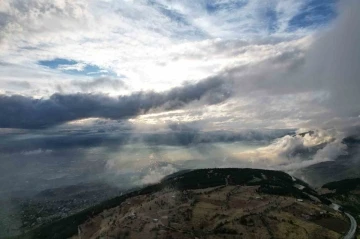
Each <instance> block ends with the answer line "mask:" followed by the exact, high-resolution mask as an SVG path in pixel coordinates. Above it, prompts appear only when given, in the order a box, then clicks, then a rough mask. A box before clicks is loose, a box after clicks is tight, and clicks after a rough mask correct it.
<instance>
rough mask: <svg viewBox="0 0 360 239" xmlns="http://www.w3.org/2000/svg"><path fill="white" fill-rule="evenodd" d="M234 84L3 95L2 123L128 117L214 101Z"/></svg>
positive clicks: (19, 124) (26, 124) (0, 99)
mask: <svg viewBox="0 0 360 239" xmlns="http://www.w3.org/2000/svg"><path fill="white" fill-rule="evenodd" d="M230 89H231V87H230V86H229V85H228V84H225V82H224V81H222V80H221V79H218V78H210V79H207V80H204V81H201V82H199V83H197V84H194V85H185V86H182V87H177V88H174V89H172V90H170V91H167V92H164V93H154V92H139V93H134V94H131V95H129V96H120V97H117V98H113V97H109V96H107V95H102V94H72V95H62V94H58V93H57V94H54V95H52V96H51V97H50V98H49V99H34V98H29V97H24V96H20V95H13V96H6V95H2V96H0V108H1V111H0V127H2V128H43V127H49V126H53V125H56V124H61V123H65V122H67V121H72V120H78V119H83V118H91V117H99V118H109V119H124V118H128V117H133V116H136V115H138V114H142V113H146V112H147V111H149V110H151V109H155V108H163V109H164V110H170V109H176V108H179V107H181V106H183V105H185V104H187V103H190V102H192V101H196V100H201V99H203V100H204V103H205V104H214V103H218V102H221V101H223V100H224V99H227V98H228V97H229V96H230V94H231V90H230Z"/></svg>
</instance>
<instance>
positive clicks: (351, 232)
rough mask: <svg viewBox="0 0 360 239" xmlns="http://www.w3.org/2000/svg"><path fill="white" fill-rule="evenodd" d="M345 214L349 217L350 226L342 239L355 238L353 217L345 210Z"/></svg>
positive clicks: (355, 225) (355, 224)
mask: <svg viewBox="0 0 360 239" xmlns="http://www.w3.org/2000/svg"><path fill="white" fill-rule="evenodd" d="M345 215H346V216H347V217H348V218H349V219H350V222H351V226H350V230H349V231H348V233H347V234H346V235H345V236H344V239H353V238H355V233H356V227H357V223H356V220H355V218H354V217H353V216H351V215H350V214H349V213H347V212H345Z"/></svg>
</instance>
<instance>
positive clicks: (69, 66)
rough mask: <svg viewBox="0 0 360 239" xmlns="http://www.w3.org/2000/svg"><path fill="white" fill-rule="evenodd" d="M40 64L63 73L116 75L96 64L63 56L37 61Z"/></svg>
mask: <svg viewBox="0 0 360 239" xmlns="http://www.w3.org/2000/svg"><path fill="white" fill-rule="evenodd" d="M38 64H39V65H41V66H45V67H48V68H50V69H54V70H55V69H56V70H60V71H61V72H63V73H66V74H71V75H87V76H94V77H99V76H116V74H115V72H113V71H109V70H107V69H103V68H100V67H98V66H96V65H89V64H86V63H83V62H77V61H75V60H69V59H64V58H55V59H53V60H44V61H38Z"/></svg>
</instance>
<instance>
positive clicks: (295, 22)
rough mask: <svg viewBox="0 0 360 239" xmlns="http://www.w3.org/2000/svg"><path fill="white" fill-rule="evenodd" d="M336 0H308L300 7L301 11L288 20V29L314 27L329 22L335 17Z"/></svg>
mask: <svg viewBox="0 0 360 239" xmlns="http://www.w3.org/2000/svg"><path fill="white" fill-rule="evenodd" d="M336 3H337V0H326V1H324V0H310V1H308V3H307V4H305V5H304V7H303V8H302V9H301V11H300V12H301V13H300V14H298V15H296V16H294V17H293V18H292V19H291V20H290V21H289V26H288V30H289V31H293V30H296V29H298V28H307V27H316V26H319V25H324V24H327V23H328V22H330V21H331V20H332V19H334V18H335V17H336V11H335V9H336Z"/></svg>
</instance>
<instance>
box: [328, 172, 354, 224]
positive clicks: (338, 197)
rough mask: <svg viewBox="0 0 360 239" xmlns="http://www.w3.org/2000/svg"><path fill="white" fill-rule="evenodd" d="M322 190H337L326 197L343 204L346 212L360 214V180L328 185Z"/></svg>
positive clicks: (342, 181) (346, 180) (347, 180)
mask: <svg viewBox="0 0 360 239" xmlns="http://www.w3.org/2000/svg"><path fill="white" fill-rule="evenodd" d="M322 188H326V189H329V190H335V192H333V193H328V194H325V195H324V196H326V197H327V198H329V199H331V200H333V201H335V202H337V203H339V204H341V206H342V207H343V208H344V210H345V211H349V212H351V213H353V214H360V193H359V192H360V178H354V179H345V180H341V181H336V182H331V183H327V184H325V185H324V186H322ZM357 219H358V218H357ZM358 221H359V220H358Z"/></svg>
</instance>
